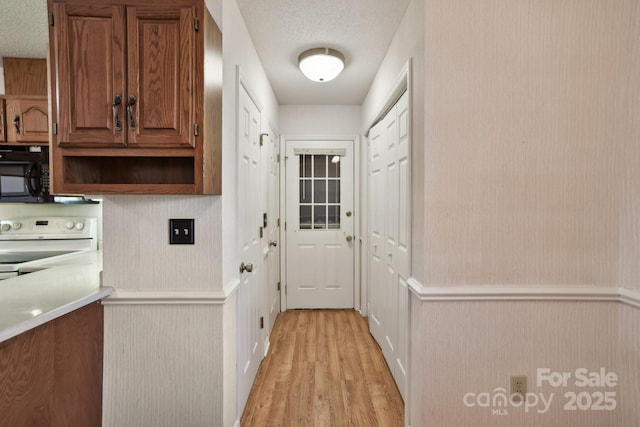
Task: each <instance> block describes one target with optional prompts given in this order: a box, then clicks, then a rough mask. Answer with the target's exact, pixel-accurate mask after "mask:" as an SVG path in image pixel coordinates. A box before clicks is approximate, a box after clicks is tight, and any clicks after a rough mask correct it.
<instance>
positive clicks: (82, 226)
mask: <svg viewBox="0 0 640 427" xmlns="http://www.w3.org/2000/svg"><path fill="white" fill-rule="evenodd" d="M83 228H84V222H79V223H77V224H76V230H82V229H83Z"/></svg>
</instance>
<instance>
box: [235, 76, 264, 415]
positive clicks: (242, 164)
mask: <svg viewBox="0 0 640 427" xmlns="http://www.w3.org/2000/svg"><path fill="white" fill-rule="evenodd" d="M237 132H238V163H239V164H238V215H239V218H238V241H239V243H240V245H239V247H240V260H241V261H242V263H243V264H244V265H245V268H242V269H241V270H240V285H239V287H238V300H237V301H238V413H239V414H241V413H242V410H243V409H244V405H245V403H246V401H247V398H248V396H249V391H250V390H251V386H252V384H253V380H254V379H255V376H256V373H257V371H258V366H259V364H260V360H261V359H262V352H261V351H260V350H259V345H258V342H259V339H260V321H259V311H260V309H261V302H262V301H263V298H264V297H263V296H262V295H261V293H260V289H261V286H260V282H261V280H260V278H261V271H260V270H261V262H262V253H261V252H262V251H261V244H260V243H261V239H260V227H261V226H262V203H263V198H262V196H261V185H260V181H261V175H260V173H261V171H260V110H259V109H258V107H257V106H256V104H255V103H254V102H253V100H252V99H251V97H250V96H249V94H248V92H247V90H246V89H245V87H244V86H243V85H242V84H240V88H239V104H238V130H237Z"/></svg>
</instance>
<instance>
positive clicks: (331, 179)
mask: <svg viewBox="0 0 640 427" xmlns="http://www.w3.org/2000/svg"><path fill="white" fill-rule="evenodd" d="M299 200H300V204H299V209H300V218H299V219H300V229H301V230H340V156H331V155H318V154H301V155H300V199H299Z"/></svg>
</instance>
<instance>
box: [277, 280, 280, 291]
mask: <svg viewBox="0 0 640 427" xmlns="http://www.w3.org/2000/svg"><path fill="white" fill-rule="evenodd" d="M277 290H278V291H279V290H280V282H278V288H277Z"/></svg>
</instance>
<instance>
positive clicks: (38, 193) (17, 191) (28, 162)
mask: <svg viewBox="0 0 640 427" xmlns="http://www.w3.org/2000/svg"><path fill="white" fill-rule="evenodd" d="M52 201H53V196H52V195H51V194H49V153H48V152H47V151H42V152H30V151H19V150H7V151H0V202H22V203H24V202H27V203H29V202H31V203H48V202H52Z"/></svg>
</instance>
